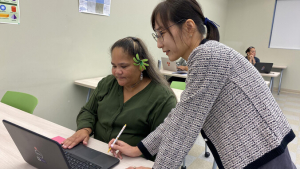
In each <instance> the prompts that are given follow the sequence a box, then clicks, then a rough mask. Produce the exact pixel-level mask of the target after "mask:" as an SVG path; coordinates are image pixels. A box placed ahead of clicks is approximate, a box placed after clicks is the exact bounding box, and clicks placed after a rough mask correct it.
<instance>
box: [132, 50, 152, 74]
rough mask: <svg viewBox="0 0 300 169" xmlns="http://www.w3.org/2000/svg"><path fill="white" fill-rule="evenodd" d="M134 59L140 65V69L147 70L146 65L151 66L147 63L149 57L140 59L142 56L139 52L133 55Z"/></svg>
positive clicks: (136, 64)
mask: <svg viewBox="0 0 300 169" xmlns="http://www.w3.org/2000/svg"><path fill="white" fill-rule="evenodd" d="M133 60H134V62H135V63H133V64H134V65H135V66H138V65H140V71H142V70H143V68H144V70H146V66H149V64H148V63H146V62H147V61H148V59H143V60H140V57H139V54H136V55H135V57H133Z"/></svg>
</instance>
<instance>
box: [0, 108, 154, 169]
mask: <svg viewBox="0 0 300 169" xmlns="http://www.w3.org/2000/svg"><path fill="white" fill-rule="evenodd" d="M3 119H5V120H8V121H11V122H13V123H15V124H17V125H20V126H22V127H24V128H27V129H29V130H31V131H34V132H36V133H39V134H41V135H44V136H46V137H48V138H53V137H56V136H61V137H64V138H68V137H70V136H71V135H72V134H74V132H75V131H73V130H70V129H68V128H65V127H63V126H60V125H58V124H55V123H52V122H50V121H48V120H45V119H42V118H40V117H37V116H35V115H33V114H29V113H26V112H24V111H21V110H19V109H16V108H13V107H11V106H8V105H6V104H3V103H0V120H1V124H0V137H1V139H0V159H1V162H0V166H1V167H0V168H5V169H15V168H18V169H23V168H26V169H28V168H34V167H33V166H31V165H29V164H28V163H26V162H25V161H24V159H23V157H22V156H21V154H20V152H19V150H18V148H17V147H16V146H15V144H14V141H13V140H12V139H11V137H10V135H9V133H8V131H7V130H6V128H5V127H4V125H3V123H2V120H3ZM88 147H90V148H92V149H95V150H98V151H101V152H103V153H105V154H109V155H111V156H112V154H111V153H107V150H108V145H107V144H106V143H104V142H101V141H99V140H96V139H94V138H90V139H89V142H88ZM129 166H146V167H152V166H153V162H152V161H149V160H146V159H144V158H142V157H136V158H131V157H126V156H123V159H122V160H120V163H119V164H118V165H117V166H115V167H114V169H124V168H127V167H129Z"/></svg>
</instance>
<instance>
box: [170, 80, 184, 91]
mask: <svg viewBox="0 0 300 169" xmlns="http://www.w3.org/2000/svg"><path fill="white" fill-rule="evenodd" d="M185 85H186V84H185V82H178V81H172V83H171V85H170V87H171V88H173V89H179V90H184V89H185Z"/></svg>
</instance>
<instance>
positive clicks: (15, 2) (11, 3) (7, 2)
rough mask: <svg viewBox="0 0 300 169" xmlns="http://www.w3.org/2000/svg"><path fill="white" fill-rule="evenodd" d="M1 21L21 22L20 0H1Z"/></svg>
mask: <svg viewBox="0 0 300 169" xmlns="http://www.w3.org/2000/svg"><path fill="white" fill-rule="evenodd" d="M0 23H8V24H19V23H20V5H19V0H0Z"/></svg>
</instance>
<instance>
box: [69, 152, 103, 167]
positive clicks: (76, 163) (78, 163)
mask: <svg viewBox="0 0 300 169" xmlns="http://www.w3.org/2000/svg"><path fill="white" fill-rule="evenodd" d="M64 153H65V156H66V158H67V160H68V162H69V165H70V167H71V168H72V169H101V167H100V166H98V165H96V164H94V163H91V162H89V161H87V160H84V159H82V158H80V157H77V156H75V155H73V154H71V153H68V152H67V151H64Z"/></svg>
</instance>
